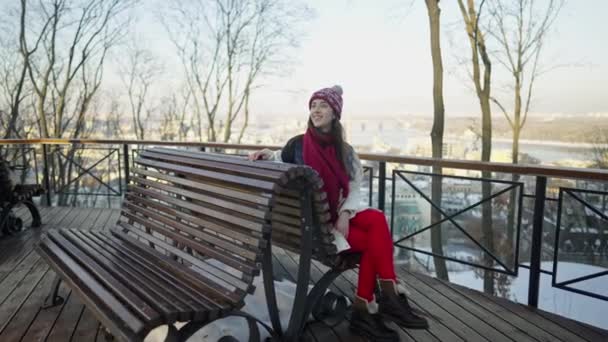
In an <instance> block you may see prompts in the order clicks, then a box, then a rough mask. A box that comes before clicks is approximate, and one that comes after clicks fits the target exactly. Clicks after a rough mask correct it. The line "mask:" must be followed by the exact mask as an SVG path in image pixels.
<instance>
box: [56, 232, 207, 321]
mask: <svg viewBox="0 0 608 342" xmlns="http://www.w3.org/2000/svg"><path fill="white" fill-rule="evenodd" d="M64 232H65V233H64V234H65V235H67V237H68V239H70V240H72V241H74V242H76V243H78V244H79V247H81V248H83V249H86V250H87V251H88V253H89V255H92V253H96V254H97V258H96V260H97V261H98V262H99V263H102V264H103V265H104V267H106V269H108V270H109V271H110V272H112V273H113V274H114V275H115V276H116V277H117V278H121V281H122V282H124V283H125V284H127V285H128V286H129V288H131V289H132V290H133V291H134V292H136V293H137V294H138V295H139V296H141V297H142V298H145V300H146V302H147V303H149V304H150V306H152V307H154V308H155V309H156V310H157V311H158V312H160V313H161V314H162V315H163V317H164V318H165V320H166V321H168V322H172V321H176V320H178V319H179V320H190V319H193V314H194V312H195V311H196V310H197V309H201V307H200V306H194V305H187V304H184V303H182V302H181V301H180V300H179V298H178V297H175V296H173V295H172V293H171V291H169V289H167V288H162V287H161V286H159V284H158V282H157V281H156V280H155V279H153V278H152V276H151V275H150V274H149V273H148V272H142V271H141V270H138V269H137V268H135V267H133V265H132V264H130V263H128V262H126V261H125V259H124V258H122V257H120V256H119V255H116V254H114V253H112V252H111V251H110V248H109V247H102V246H101V245H99V244H97V243H96V242H95V241H94V238H92V234H89V233H84V234H79V232H78V231H72V230H69V231H64ZM174 291H175V290H174Z"/></svg>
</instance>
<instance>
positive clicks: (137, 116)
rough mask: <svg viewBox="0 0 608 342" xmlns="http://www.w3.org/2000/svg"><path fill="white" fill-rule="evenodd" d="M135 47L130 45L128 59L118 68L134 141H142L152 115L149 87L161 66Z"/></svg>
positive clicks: (148, 54) (149, 55)
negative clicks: (129, 113)
mask: <svg viewBox="0 0 608 342" xmlns="http://www.w3.org/2000/svg"><path fill="white" fill-rule="evenodd" d="M137 45H138V44H137V42H133V43H132V44H131V48H130V49H129V51H128V53H127V54H128V58H127V60H126V62H125V63H123V64H122V65H121V66H120V74H121V80H122V82H123V84H124V86H125V88H126V90H127V97H128V99H129V107H130V110H131V118H132V122H133V133H134V134H135V138H136V139H139V140H144V139H145V135H146V128H147V127H146V126H147V123H148V122H149V120H150V116H151V114H152V109H151V104H150V86H151V85H152V84H153V82H154V81H155V80H156V79H157V77H158V76H160V74H161V73H162V72H163V66H162V65H161V64H160V63H159V62H158V59H157V58H156V57H155V56H154V55H153V54H152V53H151V52H150V51H148V50H145V49H142V48H140V47H138V46H137Z"/></svg>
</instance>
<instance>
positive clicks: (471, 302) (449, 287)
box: [0, 207, 608, 342]
mask: <svg viewBox="0 0 608 342" xmlns="http://www.w3.org/2000/svg"><path fill="white" fill-rule="evenodd" d="M41 214H42V218H43V223H44V225H43V228H42V229H43V230H44V229H49V228H55V227H66V228H79V229H92V228H96V229H107V228H108V227H110V226H113V224H114V222H116V220H117V219H118V216H119V210H115V209H82V208H70V207H54V208H49V207H43V208H41ZM39 235H40V230H26V231H24V232H21V233H20V234H18V235H16V236H12V237H5V238H2V239H0V341H28V342H29V341H45V340H46V341H78V342H80V341H103V340H104V334H103V333H102V330H101V328H100V325H99V323H98V322H97V321H96V320H95V318H94V317H93V315H92V314H91V313H90V312H89V311H88V310H85V309H84V306H83V304H82V303H80V302H79V300H78V298H76V296H72V295H71V293H69V290H68V289H67V288H66V287H64V286H63V285H62V288H61V290H60V294H61V295H62V296H63V297H64V298H66V301H65V302H64V303H63V305H60V306H57V307H54V308H51V309H47V310H41V309H40V306H41V304H42V302H43V300H44V297H45V296H46V295H47V293H48V290H49V288H50V286H51V282H52V280H53V275H54V274H53V271H51V270H49V267H48V266H47V265H46V264H45V263H44V262H43V261H42V260H41V259H40V257H39V256H38V255H37V254H36V253H35V252H34V251H33V249H34V244H35V242H36V241H37V239H38V237H39ZM273 250H274V270H275V274H276V276H277V278H278V279H281V278H283V279H287V280H290V281H294V278H295V275H296V273H297V264H298V256H297V255H295V254H293V253H290V252H286V251H284V250H281V249H279V248H273ZM325 270H326V268H325V266H323V265H319V264H314V266H313V269H312V273H311V275H312V279H313V280H318V279H319V278H320V277H321V275H322V274H323V272H324V271H325ZM397 273H398V276H399V278H400V279H401V280H403V281H404V282H405V284H406V287H407V289H408V291H409V292H410V299H411V301H412V304H413V305H414V306H415V307H416V308H418V309H419V310H421V311H422V312H425V313H426V315H427V317H428V318H429V322H430V329H429V330H428V331H427V330H422V331H421V330H404V329H399V333H400V335H401V340H402V341H449V342H452V341H492V342H494V341H518V342H519V341H608V331H604V330H601V329H598V328H595V327H592V326H589V325H586V324H583V323H579V322H576V321H573V320H569V319H566V318H563V317H560V316H557V315H554V314H551V313H548V312H545V311H542V310H538V309H532V308H529V307H527V306H524V305H520V304H516V303H513V302H511V301H508V300H505V299H501V298H496V297H492V296H489V295H486V294H484V293H481V292H478V291H474V290H470V289H467V288H464V287H461V286H458V285H454V284H450V283H446V282H443V281H440V280H437V279H434V278H431V277H428V276H425V275H420V274H416V273H412V272H409V271H408V270H406V269H404V268H399V269H398V270H397ZM356 282H357V274H356V272H355V271H349V272H346V273H344V274H343V275H342V276H340V277H339V278H338V279H337V281H336V282H335V283H334V285H333V286H332V290H333V291H334V292H336V293H339V294H345V295H348V296H349V297H350V296H352V294H353V292H354V288H355V286H356ZM392 327H393V328H396V326H394V325H392ZM306 334H307V335H308V336H309V337H310V340H311V341H316V342H320V341H362V339H361V338H358V337H356V336H351V335H350V333H349V331H348V322H343V323H342V324H340V325H338V326H336V327H328V326H325V325H324V324H321V323H314V324H310V325H309V326H308V329H307V331H306Z"/></svg>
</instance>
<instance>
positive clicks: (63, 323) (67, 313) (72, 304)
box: [46, 293, 84, 342]
mask: <svg viewBox="0 0 608 342" xmlns="http://www.w3.org/2000/svg"><path fill="white" fill-rule="evenodd" d="M83 311H84V304H83V303H82V302H81V301H80V299H79V298H78V296H76V295H73V293H70V294H69V296H68V297H67V298H66V303H65V305H64V307H63V310H62V311H61V313H60V314H59V317H57V321H56V322H55V325H54V326H53V328H52V330H51V331H50V332H49V334H48V336H47V338H46V341H47V342H64V341H69V340H70V339H71V338H72V335H73V334H74V330H75V328H76V325H77V324H78V321H79V320H80V316H81V315H82V312H83Z"/></svg>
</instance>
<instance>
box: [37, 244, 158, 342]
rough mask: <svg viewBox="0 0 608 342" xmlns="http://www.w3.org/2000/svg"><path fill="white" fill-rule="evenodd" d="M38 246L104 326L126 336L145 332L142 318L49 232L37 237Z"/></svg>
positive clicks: (129, 336)
mask: <svg viewBox="0 0 608 342" xmlns="http://www.w3.org/2000/svg"><path fill="white" fill-rule="evenodd" d="M37 250H38V253H40V254H41V255H43V256H44V257H45V259H46V260H47V262H49V264H50V265H51V266H52V267H53V269H54V270H55V272H57V273H58V274H61V275H62V278H63V279H64V280H65V281H66V282H67V283H68V284H69V285H70V287H71V288H72V289H73V290H75V291H76V292H77V293H78V294H79V295H80V296H79V297H80V298H82V300H83V301H84V302H85V304H87V308H88V309H90V310H91V311H93V312H94V313H95V314H96V317H97V318H98V319H99V320H101V322H102V323H103V324H104V325H105V326H106V327H108V328H110V329H112V330H113V331H114V332H115V333H117V332H118V333H120V334H121V336H120V337H122V338H123V339H125V340H133V339H136V337H137V336H138V335H139V336H140V337H141V335H142V334H143V333H145V328H146V326H145V325H144V322H142V321H141V319H140V318H138V317H137V316H136V315H134V314H133V313H131V312H130V311H129V310H128V309H127V308H126V307H125V306H124V305H123V304H122V303H121V302H120V301H119V300H118V299H116V297H114V295H113V294H112V293H110V292H109V291H108V290H106V289H105V288H104V287H103V286H101V285H100V284H99V282H98V281H97V280H96V279H95V278H94V277H93V276H92V275H91V274H90V273H89V272H88V271H86V270H85V269H84V268H83V267H82V266H80V265H79V264H78V262H77V261H76V260H74V259H73V258H72V257H71V256H69V255H68V254H67V253H66V252H65V251H64V250H63V249H62V248H61V247H59V246H58V245H57V244H56V243H54V242H53V241H51V240H50V239H49V237H48V236H44V237H43V238H42V239H41V240H40V244H39V245H38V247H37Z"/></svg>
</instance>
